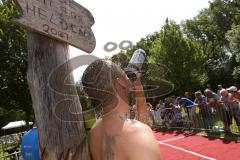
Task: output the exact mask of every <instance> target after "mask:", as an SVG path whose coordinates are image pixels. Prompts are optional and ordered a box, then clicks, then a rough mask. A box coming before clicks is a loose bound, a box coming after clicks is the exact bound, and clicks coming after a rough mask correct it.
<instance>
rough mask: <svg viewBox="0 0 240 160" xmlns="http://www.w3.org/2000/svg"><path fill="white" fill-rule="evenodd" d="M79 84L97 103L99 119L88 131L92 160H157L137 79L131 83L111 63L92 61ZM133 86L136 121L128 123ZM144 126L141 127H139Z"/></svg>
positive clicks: (156, 150) (157, 147)
mask: <svg viewBox="0 0 240 160" xmlns="http://www.w3.org/2000/svg"><path fill="white" fill-rule="evenodd" d="M82 83H83V86H84V90H85V91H86V93H87V94H88V96H89V97H92V98H95V99H98V100H100V101H101V102H100V106H101V107H102V109H103V115H102V117H101V118H99V119H98V120H97V121H96V123H95V124H94V125H93V127H92V128H91V142H90V148H91V153H92V156H93V159H94V160H160V159H161V157H160V150H159V146H158V143H157V141H156V139H155V137H154V135H153V132H152V130H151V128H150V127H149V126H148V125H146V124H144V123H145V122H146V119H147V118H146V115H147V107H146V102H145V98H144V94H143V88H142V85H141V82H140V76H139V75H138V76H137V80H136V81H135V82H134V83H132V82H131V81H130V80H129V79H128V78H127V76H126V74H125V73H124V72H123V71H122V70H121V69H120V67H118V66H117V65H115V64H114V63H111V62H109V61H105V60H96V61H94V62H93V63H92V64H90V65H89V66H88V67H87V69H86V70H85V72H84V74H83V77H82ZM133 85H134V88H135V94H136V97H137V98H136V106H137V117H138V120H140V121H141V122H140V121H138V120H134V119H129V117H128V116H129V115H130V114H129V109H130V106H129V103H128V99H129V95H130V90H131V88H132V86H133ZM142 122H144V123H142Z"/></svg>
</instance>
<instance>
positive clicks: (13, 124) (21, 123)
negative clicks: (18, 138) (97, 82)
mask: <svg viewBox="0 0 240 160" xmlns="http://www.w3.org/2000/svg"><path fill="white" fill-rule="evenodd" d="M32 124H33V122H29V125H32ZM23 126H26V121H23V120H22V121H15V122H9V123H8V124H7V125H6V126H4V127H2V130H7V129H12V128H19V127H23Z"/></svg>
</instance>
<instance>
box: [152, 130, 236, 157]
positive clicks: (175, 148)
mask: <svg viewBox="0 0 240 160" xmlns="http://www.w3.org/2000/svg"><path fill="white" fill-rule="evenodd" d="M156 138H157V140H158V141H159V147H160V150H161V153H162V159H163V160H215V159H216V160H240V142H237V141H230V140H223V139H219V138H209V137H203V136H198V135H186V134H177V133H176V132H173V133H166V132H156Z"/></svg>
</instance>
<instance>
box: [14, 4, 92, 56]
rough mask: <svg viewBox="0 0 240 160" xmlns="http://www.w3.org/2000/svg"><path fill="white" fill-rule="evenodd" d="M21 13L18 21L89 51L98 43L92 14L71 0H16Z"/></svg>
mask: <svg viewBox="0 0 240 160" xmlns="http://www.w3.org/2000/svg"><path fill="white" fill-rule="evenodd" d="M16 1H17V6H18V7H19V8H20V10H21V12H22V16H21V17H20V18H18V19H16V20H15V21H16V22H17V23H19V24H21V25H23V26H25V27H27V28H30V29H32V30H34V31H36V32H39V33H41V34H44V35H46V36H49V37H51V38H54V39H57V40H60V41H63V42H66V43H68V44H70V45H73V46H75V47H77V48H79V49H82V50H84V51H86V52H88V53H90V52H92V51H93V50H94V48H95V46H96V41H95V37H94V34H93V32H92V30H91V26H92V25H93V24H94V18H93V16H92V14H91V13H90V12H89V11H88V10H87V9H86V8H84V7H82V6H81V5H79V4H78V3H76V2H74V1H72V0H16Z"/></svg>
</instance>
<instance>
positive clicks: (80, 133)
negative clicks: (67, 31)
mask: <svg viewBox="0 0 240 160" xmlns="http://www.w3.org/2000/svg"><path fill="white" fill-rule="evenodd" d="M68 60H69V52H68V45H67V44H64V43H61V42H58V41H56V40H53V39H50V38H48V37H45V36H43V35H40V34H37V33H33V32H29V33H28V63H29V64H28V73H27V79H28V83H29V87H30V92H31V97H32V103H33V109H34V113H35V117H36V122H37V127H38V135H39V136H38V139H39V147H40V153H41V159H42V160H87V159H90V158H89V157H90V156H89V150H88V145H87V139H86V132H85V128H84V123H83V117H82V114H81V111H82V109H81V104H80V101H79V98H78V96H77V90H76V88H75V87H66V86H64V85H63V84H74V79H73V75H72V74H71V72H72V67H71V64H66V65H64V66H63V67H62V68H61V69H60V70H61V71H60V72H59V66H61V65H62V64H64V63H66V62H67V61H68ZM57 68H58V73H56V72H54V71H56V70H57ZM53 74H54V76H51V75H53ZM65 75H69V76H67V77H64V76H65ZM65 78H66V79H65ZM64 80H65V81H64ZM50 81H51V82H53V83H54V84H53V85H54V87H52V86H51V84H50V83H51V82H50ZM59 91H62V92H59Z"/></svg>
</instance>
